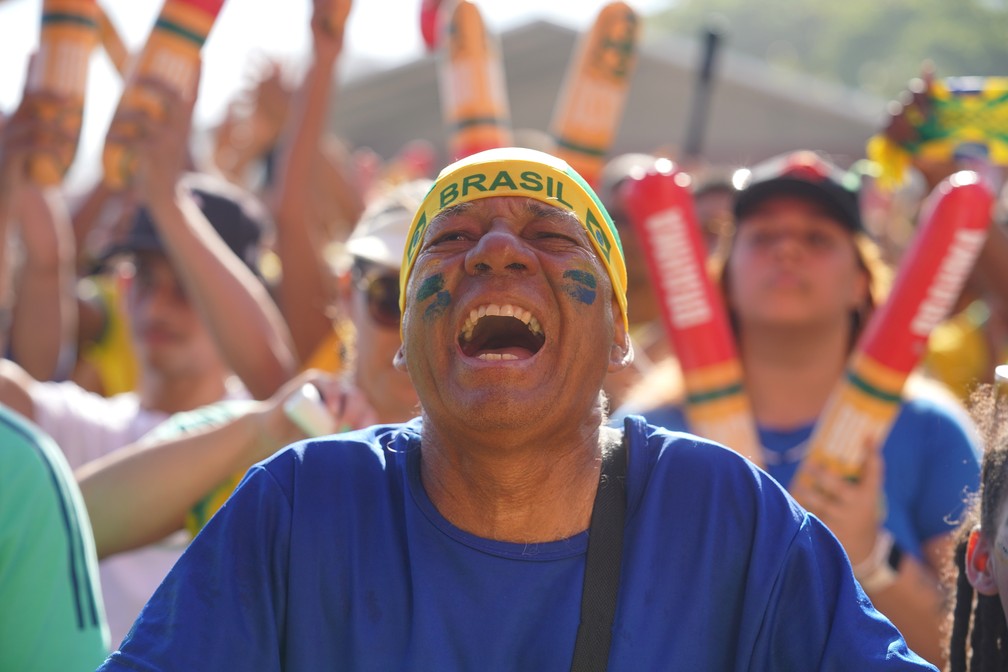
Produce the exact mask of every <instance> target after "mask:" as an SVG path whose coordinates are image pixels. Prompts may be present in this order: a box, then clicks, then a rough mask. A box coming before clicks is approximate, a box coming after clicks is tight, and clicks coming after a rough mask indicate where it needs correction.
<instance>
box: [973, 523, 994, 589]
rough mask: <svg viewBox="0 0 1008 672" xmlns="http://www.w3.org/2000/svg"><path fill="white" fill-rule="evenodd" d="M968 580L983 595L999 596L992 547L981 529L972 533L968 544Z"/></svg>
mask: <svg viewBox="0 0 1008 672" xmlns="http://www.w3.org/2000/svg"><path fill="white" fill-rule="evenodd" d="M966 578H967V579H968V580H969V582H970V585H972V586H973V589H974V590H976V591H977V592H978V593H980V594H981V595H997V594H998V585H997V580H996V579H995V578H994V572H993V563H992V562H991V547H990V542H989V541H988V540H987V537H986V535H984V534H981V532H980V530H979V529H974V530H973V531H972V532H970V536H969V541H968V542H967V544H966Z"/></svg>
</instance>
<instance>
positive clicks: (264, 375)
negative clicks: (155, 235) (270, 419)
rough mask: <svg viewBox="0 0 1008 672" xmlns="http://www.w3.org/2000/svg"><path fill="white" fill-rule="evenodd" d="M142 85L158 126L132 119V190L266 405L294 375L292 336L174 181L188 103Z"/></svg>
mask: <svg viewBox="0 0 1008 672" xmlns="http://www.w3.org/2000/svg"><path fill="white" fill-rule="evenodd" d="M143 85H144V86H146V87H148V88H149V89H150V90H151V91H153V92H154V93H155V95H157V96H158V97H159V98H160V99H161V100H162V101H163V102H164V108H165V113H164V115H163V119H162V120H161V121H156V120H154V119H152V118H150V117H148V116H147V115H145V114H143V113H137V115H136V118H135V119H133V120H132V121H135V122H136V123H137V124H139V125H140V127H141V129H142V132H141V137H142V138H145V139H144V140H143V141H141V146H140V147H139V151H138V152H137V153H138V155H139V156H140V157H142V158H141V161H140V165H139V169H138V189H139V193H140V194H141V197H142V199H143V202H144V204H145V205H146V207H147V209H148V210H149V212H150V214H151V216H152V219H153V220H154V221H155V222H156V225H157V227H158V232H159V234H160V236H161V238H162V242H163V244H164V247H165V250H166V252H167V253H168V256H169V258H170V259H171V261H172V265H173V266H174V267H175V268H176V270H177V272H178V273H179V276H180V278H181V279H182V283H183V286H184V287H185V289H186V292H187V293H188V295H189V297H190V299H191V300H192V301H193V303H194V305H195V306H196V307H197V309H198V310H199V312H200V315H201V317H202V318H203V320H204V321H205V323H206V324H207V326H208V327H209V329H210V332H211V334H213V336H214V338H215V340H216V342H217V345H218V347H219V348H220V351H221V354H222V356H223V357H224V358H225V361H226V362H227V363H228V365H229V366H230V367H231V368H232V370H234V372H235V373H236V374H238V376H239V377H240V378H241V379H242V380H243V381H244V383H245V385H246V386H247V387H248V389H249V391H250V392H251V393H252V395H253V396H254V397H255V398H257V399H265V398H267V397H269V396H270V395H271V394H273V393H274V392H276V390H277V389H279V388H280V386H281V385H283V383H284V382H286V381H287V380H289V379H290V378H291V377H292V376H293V375H294V373H295V371H296V361H295V357H294V354H293V351H292V345H291V339H290V332H289V331H288V329H287V326H286V324H285V323H284V320H283V318H282V316H281V315H280V311H279V310H278V309H277V307H276V304H275V303H274V302H273V300H272V298H271V297H270V295H269V293H268V291H267V289H266V287H265V286H264V285H263V283H262V282H260V281H259V280H258V279H257V278H256V277H255V275H254V274H253V273H252V271H251V270H250V269H249V268H248V267H247V266H246V265H245V264H244V263H243V262H242V261H241V260H240V259H239V258H238V257H237V256H236V255H235V254H234V253H233V252H232V251H231V250H230V248H228V246H227V245H226V244H225V243H224V241H223V240H222V239H221V237H220V235H218V234H217V232H216V231H215V230H214V228H213V226H212V225H211V224H210V222H209V221H207V219H206V217H205V216H204V215H203V213H202V212H201V211H200V208H199V207H198V205H197V204H196V202H195V200H194V199H193V197H192V196H191V194H190V193H189V191H188V190H187V189H185V188H184V187H183V186H182V185H181V184H180V183H179V178H180V174H181V172H182V167H183V165H185V160H186V148H187V143H188V139H189V130H190V124H191V119H192V111H193V105H194V102H195V101H194V100H183V99H182V98H180V97H179V96H178V94H176V93H175V91H174V89H172V88H171V87H168V86H165V85H164V84H162V83H161V82H159V81H158V80H156V79H147V80H145V81H144V82H143Z"/></svg>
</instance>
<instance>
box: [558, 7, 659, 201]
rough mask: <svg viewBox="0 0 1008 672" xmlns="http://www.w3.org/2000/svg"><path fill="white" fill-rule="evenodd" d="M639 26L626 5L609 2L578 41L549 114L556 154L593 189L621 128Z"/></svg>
mask: <svg viewBox="0 0 1008 672" xmlns="http://www.w3.org/2000/svg"><path fill="white" fill-rule="evenodd" d="M639 35H640V22H639V21H638V19H637V15H636V14H635V13H634V11H633V10H632V9H631V8H630V7H629V6H628V5H627V4H626V3H625V2H610V3H609V4H607V5H606V6H605V7H603V8H602V10H601V11H600V12H599V14H598V17H596V19H595V23H594V24H593V25H592V27H591V30H589V31H588V32H587V33H586V34H585V35H584V37H583V38H582V39H581V41H580V42H579V44H578V46H577V48H576V51H575V53H574V57H573V58H572V59H571V62H570V66H569V67H568V69H567V75H566V77H565V79H564V84H563V87H562V88H561V90H560V91H561V92H560V96H559V97H558V99H557V102H556V106H555V107H554V109H553V120H552V122H551V123H550V134H551V135H552V136H553V141H554V142H555V143H556V149H555V151H554V153H555V154H556V155H557V156H559V157H560V158H562V159H564V160H565V161H567V163H569V164H570V165H571V167H572V168H574V170H576V171H577V172H579V173H580V174H581V176H582V177H583V178H584V179H585V181H587V182H588V183H589V184H596V183H597V181H598V177H599V175H600V173H601V172H602V167H603V165H604V164H605V159H606V155H607V154H608V152H609V148H610V147H611V146H612V142H613V138H614V137H615V136H616V131H617V130H618V129H619V124H620V119H621V118H622V116H623V106H624V103H625V102H626V97H627V92H628V91H629V89H630V77H631V75H633V71H634V67H635V66H636V64H637V39H638V37H639Z"/></svg>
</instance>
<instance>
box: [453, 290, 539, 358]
mask: <svg viewBox="0 0 1008 672" xmlns="http://www.w3.org/2000/svg"><path fill="white" fill-rule="evenodd" d="M486 315H503V316H505V317H514V318H517V319H519V320H521V321H522V322H524V323H525V324H526V326H528V328H529V331H531V332H532V333H533V334H535V335H537V336H541V335H542V333H543V330H542V325H541V324H539V320H537V319H536V318H535V317H533V316H532V313H530V312H529V311H527V310H525V309H524V308H521V307H519V306H512V305H511V304H510V303H505V304H504V305H503V306H501V305H498V304H496V303H488V304H486V305H483V306H480V307H479V308H473V309H472V310H471V311H469V317H467V318H466V321H465V324H463V325H462V338H463V340H466V341H468V340H470V339H471V338H472V335H473V329H475V328H476V323H477V322H479V321H480V318H481V317H485V316H486ZM480 357H481V358H483V359H490V358H491V357H494V356H493V355H487V356H484V355H480ZM497 358H498V359H499V357H497ZM508 359H510V357H508Z"/></svg>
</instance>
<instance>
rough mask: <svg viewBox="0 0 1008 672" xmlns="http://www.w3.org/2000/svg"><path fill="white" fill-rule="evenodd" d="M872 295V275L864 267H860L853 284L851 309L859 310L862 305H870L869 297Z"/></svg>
mask: <svg viewBox="0 0 1008 672" xmlns="http://www.w3.org/2000/svg"><path fill="white" fill-rule="evenodd" d="M870 295H871V276H870V275H869V274H868V271H866V270H865V269H863V268H859V269H858V272H857V276H856V277H855V279H854V282H853V283H852V285H851V295H850V301H851V309H852V310H858V309H859V308H861V307H862V306H867V305H868V297H869V296H870Z"/></svg>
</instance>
